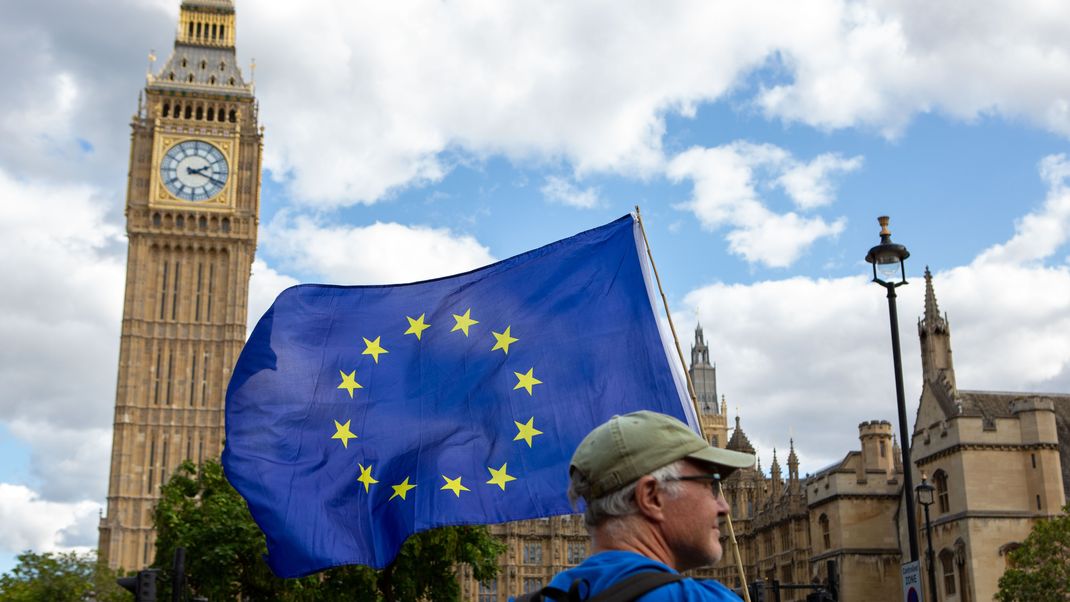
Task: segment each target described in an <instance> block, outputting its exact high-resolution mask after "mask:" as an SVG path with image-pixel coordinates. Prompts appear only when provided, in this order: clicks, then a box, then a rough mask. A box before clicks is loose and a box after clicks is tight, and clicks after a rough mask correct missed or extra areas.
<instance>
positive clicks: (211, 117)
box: [208, 77, 215, 121]
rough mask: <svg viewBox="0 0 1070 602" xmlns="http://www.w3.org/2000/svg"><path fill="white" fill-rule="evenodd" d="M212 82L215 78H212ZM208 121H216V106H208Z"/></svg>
mask: <svg viewBox="0 0 1070 602" xmlns="http://www.w3.org/2000/svg"><path fill="white" fill-rule="evenodd" d="M212 83H213V84H214V83H215V78H214V77H213V78H212ZM208 121H215V107H208Z"/></svg>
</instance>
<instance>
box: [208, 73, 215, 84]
mask: <svg viewBox="0 0 1070 602" xmlns="http://www.w3.org/2000/svg"><path fill="white" fill-rule="evenodd" d="M208 83H210V84H212V85H213V86H214V85H215V76H214V75H212V76H209V78H208Z"/></svg>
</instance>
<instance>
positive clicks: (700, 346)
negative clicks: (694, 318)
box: [688, 323, 721, 416]
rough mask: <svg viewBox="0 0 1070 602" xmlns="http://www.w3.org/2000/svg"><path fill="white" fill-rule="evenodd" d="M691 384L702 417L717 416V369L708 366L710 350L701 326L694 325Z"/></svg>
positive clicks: (718, 410) (690, 369) (719, 411)
mask: <svg viewBox="0 0 1070 602" xmlns="http://www.w3.org/2000/svg"><path fill="white" fill-rule="evenodd" d="M688 371H689V372H690V373H691V382H692V384H694V386H695V395H696V396H697V397H698V402H699V409H700V410H701V412H702V413H703V414H704V415H708V416H719V415H720V414H721V408H720V406H719V405H718V403H717V368H715V367H714V366H713V365H711V364H710V348H709V347H707V346H706V339H705V337H704V336H703V334H702V324H698V323H696V324H695V344H694V345H692V346H691V367H690V368H688Z"/></svg>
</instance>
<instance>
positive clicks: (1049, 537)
mask: <svg viewBox="0 0 1070 602" xmlns="http://www.w3.org/2000/svg"><path fill="white" fill-rule="evenodd" d="M1009 564H1010V566H1011V568H1008V569H1007V570H1006V572H1004V573H1003V576H1002V577H1000V578H999V592H998V593H997V594H996V599H998V600H999V601H1000V602H1027V601H1028V602H1048V601H1051V602H1059V601H1063V600H1070V503H1068V504H1067V505H1066V506H1064V507H1063V514H1062V516H1059V517H1057V518H1053V519H1050V520H1045V521H1041V522H1039V523H1037V524H1036V526H1034V527H1033V532H1032V533H1030V534H1029V537H1028V538H1026V540H1025V542H1024V543H1023V544H1022V545H1021V547H1019V548H1018V549H1017V550H1014V551H1013V552H1011V553H1010V563H1009Z"/></svg>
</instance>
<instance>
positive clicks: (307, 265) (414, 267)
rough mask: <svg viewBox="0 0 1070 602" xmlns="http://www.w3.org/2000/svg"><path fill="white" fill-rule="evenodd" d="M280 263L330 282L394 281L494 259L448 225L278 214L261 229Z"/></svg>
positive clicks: (468, 267)
mask: <svg viewBox="0 0 1070 602" xmlns="http://www.w3.org/2000/svg"><path fill="white" fill-rule="evenodd" d="M263 234H264V236H263V240H264V248H265V251H266V252H267V253H268V254H269V255H271V256H275V257H278V258H279V264H280V265H281V267H282V268H284V269H288V270H291V271H297V272H301V273H305V274H309V275H310V276H315V277H317V278H321V279H323V280H325V281H327V282H330V283H332V284H395V283H401V282H413V281H417V280H426V279H429V278H437V277H439V276H447V275H450V274H456V273H460V272H465V271H468V270H471V269H474V268H477V267H481V266H484V265H487V264H489V263H493V262H494V257H493V256H492V255H491V254H490V251H489V250H488V249H487V248H486V247H484V246H483V245H481V244H480V243H479V242H478V241H477V240H476V239H475V238H473V237H471V236H467V235H456V234H454V233H452V232H451V231H450V230H448V229H446V228H431V227H427V226H406V225H403V224H398V223H383V222H376V223H374V224H371V225H368V226H349V225H346V224H338V225H325V224H323V223H321V222H319V221H317V220H315V219H314V218H311V217H308V216H297V217H290V216H289V214H287V213H281V214H280V215H279V216H278V217H277V218H276V219H275V220H274V221H273V222H272V223H271V224H269V225H268V226H267V227H266V228H264V232H263Z"/></svg>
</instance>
